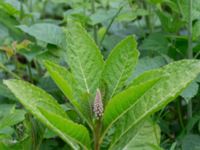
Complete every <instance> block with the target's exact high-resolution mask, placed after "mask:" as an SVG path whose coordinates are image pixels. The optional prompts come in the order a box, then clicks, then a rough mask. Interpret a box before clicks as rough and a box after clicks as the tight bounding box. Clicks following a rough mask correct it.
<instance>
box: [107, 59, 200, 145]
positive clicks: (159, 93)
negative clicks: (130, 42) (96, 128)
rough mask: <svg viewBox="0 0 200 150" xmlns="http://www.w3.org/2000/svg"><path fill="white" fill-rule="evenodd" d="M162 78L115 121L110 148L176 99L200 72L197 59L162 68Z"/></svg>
mask: <svg viewBox="0 0 200 150" xmlns="http://www.w3.org/2000/svg"><path fill="white" fill-rule="evenodd" d="M161 71H162V74H163V75H164V76H165V77H163V78H161V79H160V80H159V81H158V82H157V83H156V84H155V85H154V86H153V87H152V88H151V89H149V90H148V91H147V92H146V93H145V94H144V95H143V96H142V97H140V98H139V99H138V100H137V102H136V103H135V105H134V106H132V107H131V109H130V110H129V111H127V112H126V113H125V114H124V115H123V117H122V118H120V119H119V120H118V121H117V122H116V123H115V130H116V131H117V132H115V133H114V135H113V142H112V145H111V146H110V148H113V147H117V146H120V145H121V144H120V143H124V142H129V141H130V140H131V138H132V134H131V133H132V131H133V130H134V127H135V126H136V125H137V124H138V123H140V122H141V121H143V120H144V119H145V118H146V117H148V116H149V115H151V114H153V113H154V112H156V111H158V110H159V109H161V108H163V107H164V106H165V105H167V104H168V103H169V102H171V101H172V100H174V99H175V98H176V97H177V96H178V95H179V94H180V93H181V92H182V91H183V90H184V89H185V88H186V87H187V86H188V84H189V83H191V82H192V81H193V80H194V79H195V78H196V76H197V75H198V74H199V72H200V62H199V61H197V60H182V61H177V62H174V63H171V64H169V65H167V66H165V67H163V68H161Z"/></svg>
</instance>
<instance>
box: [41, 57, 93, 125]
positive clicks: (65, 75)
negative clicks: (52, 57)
mask: <svg viewBox="0 0 200 150" xmlns="http://www.w3.org/2000/svg"><path fill="white" fill-rule="evenodd" d="M45 66H46V68H47V70H48V73H49V74H50V76H51V77H52V79H53V80H54V81H55V83H56V84H57V85H58V87H59V88H60V89H61V90H62V92H63V93H64V94H65V96H66V97H67V98H68V99H69V101H70V102H71V103H72V104H73V106H74V107H75V108H76V110H77V111H78V113H79V114H80V115H81V116H82V117H83V118H84V119H85V120H86V121H87V122H88V124H89V125H90V126H91V121H90V119H89V118H88V117H89V115H88V111H87V110H86V109H83V108H82V107H81V103H79V102H78V101H77V100H76V99H75V93H74V92H75V90H73V89H74V86H73V85H74V83H73V80H74V79H73V77H72V74H71V73H70V72H69V71H68V70H67V69H66V68H64V67H62V66H59V65H57V64H55V63H53V62H50V61H46V62H45Z"/></svg>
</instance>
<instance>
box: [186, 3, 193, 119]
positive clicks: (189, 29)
mask: <svg viewBox="0 0 200 150" xmlns="http://www.w3.org/2000/svg"><path fill="white" fill-rule="evenodd" d="M188 11H189V15H188V51H187V56H188V59H192V58H193V50H192V0H189V9H188ZM187 114H188V118H191V117H192V100H190V101H189V102H188V105H187Z"/></svg>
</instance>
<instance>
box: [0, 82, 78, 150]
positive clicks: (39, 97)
mask: <svg viewBox="0 0 200 150" xmlns="http://www.w3.org/2000/svg"><path fill="white" fill-rule="evenodd" d="M4 84H6V85H7V86H8V88H9V89H10V90H11V91H12V92H13V93H14V95H15V96H16V97H17V98H18V99H19V101H20V102H21V103H22V104H23V105H24V107H25V108H26V109H27V110H28V111H30V112H31V113H32V114H33V115H34V116H35V117H36V118H37V119H38V120H40V121H41V122H42V123H43V124H45V125H47V126H48V127H49V128H51V129H54V130H56V128H55V127H54V126H53V125H52V124H51V123H49V122H48V120H47V119H46V118H45V116H43V115H42V114H41V113H40V111H39V109H38V107H41V108H43V109H46V110H48V111H50V112H52V113H55V114H57V115H59V116H62V117H63V118H65V117H67V114H66V113H65V111H64V110H63V109H62V108H61V106H60V105H59V104H58V103H57V102H56V100H55V99H54V98H53V97H52V96H51V95H49V94H47V93H46V92H45V91H44V90H42V89H40V88H38V87H36V86H34V85H32V84H30V83H28V82H25V81H22V80H14V79H12V80H5V81H4ZM60 136H62V138H63V140H65V141H66V142H68V143H69V144H70V145H71V146H72V147H73V148H77V145H76V144H75V143H74V142H73V141H71V140H70V139H69V138H68V137H66V136H65V137H63V135H60Z"/></svg>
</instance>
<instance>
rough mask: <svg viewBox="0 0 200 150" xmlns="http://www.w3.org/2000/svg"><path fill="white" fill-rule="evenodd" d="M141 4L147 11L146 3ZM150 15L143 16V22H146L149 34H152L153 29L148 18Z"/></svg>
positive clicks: (143, 0)
mask: <svg viewBox="0 0 200 150" xmlns="http://www.w3.org/2000/svg"><path fill="white" fill-rule="evenodd" d="M142 4H143V7H144V9H145V10H148V7H147V3H146V1H145V0H142ZM150 15H151V14H150V13H149V14H148V15H146V16H145V22H146V26H147V27H148V29H149V32H150V33H152V31H153V27H152V24H151V18H150Z"/></svg>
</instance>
